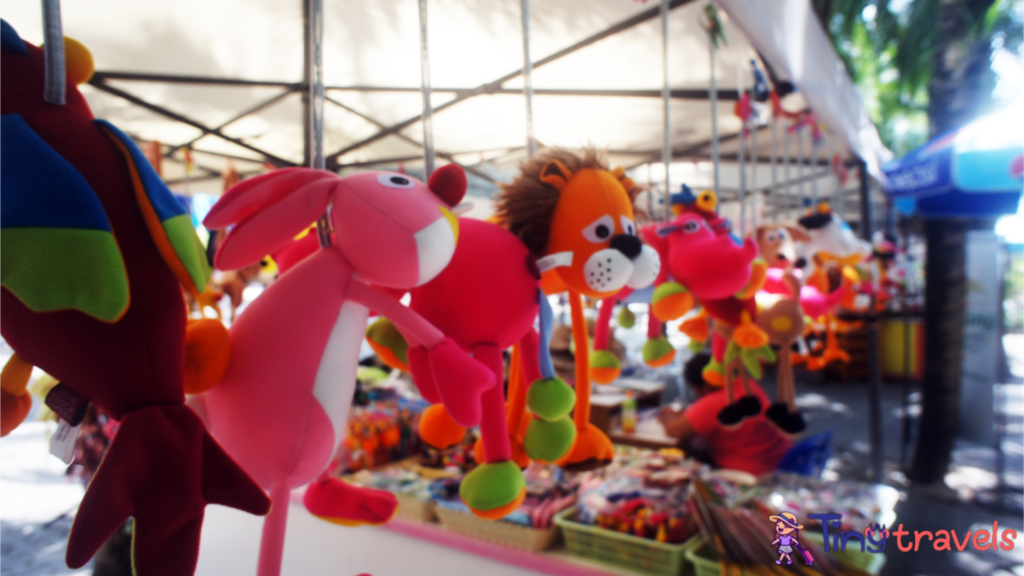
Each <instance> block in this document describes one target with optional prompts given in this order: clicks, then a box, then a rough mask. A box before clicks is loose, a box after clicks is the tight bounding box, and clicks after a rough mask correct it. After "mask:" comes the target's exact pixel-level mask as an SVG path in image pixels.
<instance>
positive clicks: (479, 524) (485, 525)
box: [435, 506, 559, 552]
mask: <svg viewBox="0 0 1024 576" xmlns="http://www.w3.org/2000/svg"><path fill="white" fill-rule="evenodd" d="M435 510H436V512H437V517H438V519H439V520H440V521H441V526H444V528H445V529H446V530H451V531H452V532H455V533H457V534H462V535H463V536H471V537H473V538H478V539H480V540H486V541H488V542H494V543H495V544H501V545H503V546H508V547H509V548H516V549H518V550H526V551H528V552H539V551H541V550H547V549H548V548H550V547H551V546H553V545H555V544H556V543H557V542H558V537H559V531H558V527H557V526H552V527H551V528H527V527H526V526H521V525H519V524H513V523H511V522H502V521H500V520H498V521H495V520H484V519H483V518H477V517H476V516H474V515H472V514H466V513H465V512H458V511H456V510H451V509H448V508H445V507H444V506H436V507H435Z"/></svg>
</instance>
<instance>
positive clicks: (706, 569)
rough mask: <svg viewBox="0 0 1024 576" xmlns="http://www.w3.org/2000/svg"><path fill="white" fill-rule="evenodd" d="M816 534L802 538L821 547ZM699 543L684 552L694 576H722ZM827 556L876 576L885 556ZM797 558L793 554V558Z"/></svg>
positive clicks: (852, 553) (745, 575)
mask: <svg viewBox="0 0 1024 576" xmlns="http://www.w3.org/2000/svg"><path fill="white" fill-rule="evenodd" d="M815 536H817V535H816V534H805V535H803V536H801V537H802V538H807V539H808V540H813V541H815V542H816V543H817V544H819V545H821V544H822V543H823V540H822V539H821V537H820V536H817V537H815ZM696 538H698V539H699V541H698V542H697V543H696V545H695V546H694V547H693V548H692V549H690V550H688V551H687V552H686V559H687V560H689V561H690V563H692V564H693V571H694V575H695V576H723V575H722V569H721V566H720V565H719V563H718V561H717V560H715V559H714V558H713V557H712V556H711V551H710V550H708V546H707V542H705V541H704V538H702V537H700V536H697V537H696ZM829 554H835V555H836V557H837V558H838V559H839V561H840V562H842V563H843V564H846V565H847V566H851V567H853V568H857V569H860V570H863V571H865V572H867V573H868V574H878V573H879V572H881V571H882V566H884V565H885V554H872V553H870V552H861V551H860V550H856V551H854V550H847V551H846V552H829ZM795 556H797V555H796V554H794V557H795ZM800 563H801V562H800V560H799V559H797V560H794V561H793V566H794V567H795V566H797V565H799V564H800ZM735 574H741V576H757V575H758V574H762V572H748V571H746V570H743V571H741V572H731V573H730V576H733V575H735Z"/></svg>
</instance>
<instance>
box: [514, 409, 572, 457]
mask: <svg viewBox="0 0 1024 576" xmlns="http://www.w3.org/2000/svg"><path fill="white" fill-rule="evenodd" d="M575 442H576V425H575V424H573V421H572V419H570V418H569V417H568V416H563V417H561V418H559V419H557V420H552V421H550V422H549V421H546V420H541V419H539V418H534V419H533V420H531V421H530V425H529V426H527V428H526V435H525V436H524V437H523V450H525V451H526V455H527V456H529V457H530V458H532V459H533V460H540V461H541V462H554V461H556V460H558V459H559V458H561V457H562V456H565V455H566V454H567V453H568V452H569V450H571V449H572V445H573V444H574V443H575Z"/></svg>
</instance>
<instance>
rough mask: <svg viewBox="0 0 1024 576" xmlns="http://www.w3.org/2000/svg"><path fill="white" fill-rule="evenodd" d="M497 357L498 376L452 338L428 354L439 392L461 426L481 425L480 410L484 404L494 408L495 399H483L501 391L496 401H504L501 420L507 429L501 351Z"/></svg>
mask: <svg viewBox="0 0 1024 576" xmlns="http://www.w3.org/2000/svg"><path fill="white" fill-rule="evenodd" d="M497 355H498V372H494V371H493V370H488V368H487V367H486V366H483V365H482V364H481V362H482V360H480V359H479V358H477V359H474V358H470V357H469V356H467V355H466V353H465V352H464V351H463V350H462V348H460V347H459V345H458V344H456V343H455V341H454V340H452V339H451V338H446V339H445V340H444V341H443V342H442V343H441V344H438V345H437V346H434V347H433V348H431V349H430V350H427V359H428V361H429V363H430V373H431V374H432V375H433V377H434V383H435V384H436V385H437V391H438V392H439V393H440V394H441V398H442V399H443V400H444V405H445V408H447V409H448V413H449V414H451V415H452V419H454V420H455V421H456V422H458V423H459V424H461V425H463V426H477V425H479V424H482V422H481V421H480V418H481V416H482V412H481V409H482V408H483V406H484V405H485V404H488V403H490V404H493V399H494V397H495V396H493V395H492V397H491V400H490V401H489V402H488V400H486V399H485V398H484V397H485V396H486V395H487V394H488V393H492V394H493V389H494V388H498V395H497V397H498V398H500V399H501V420H502V426H504V420H505V403H504V402H505V401H504V392H503V390H502V389H503V388H504V387H503V386H502V385H501V382H502V381H503V378H502V373H503V370H502V365H501V351H500V350H499V351H498V352H497ZM474 360H478V361H474ZM495 374H497V377H496V376H495Z"/></svg>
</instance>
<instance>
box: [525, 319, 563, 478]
mask: <svg viewBox="0 0 1024 576" xmlns="http://www.w3.org/2000/svg"><path fill="white" fill-rule="evenodd" d="M538 340H539V339H538V338H537V334H536V333H535V332H533V331H532V330H531V331H530V332H529V333H528V334H527V335H526V336H525V337H523V339H522V340H521V341H520V344H519V347H521V348H522V350H523V355H522V360H523V363H522V368H523V370H522V375H523V376H524V377H525V379H524V381H523V383H522V384H523V386H522V388H523V390H524V394H523V400H524V402H525V404H526V405H528V406H529V407H530V409H531V410H534V413H533V414H534V417H533V418H530V419H529V423H528V425H527V427H526V432H525V433H524V434H523V450H524V453H525V456H527V457H528V458H532V459H535V460H539V461H541V462H557V461H558V460H560V459H562V458H563V457H565V456H567V455H568V454H569V451H570V450H571V449H572V447H573V445H574V444H575V442H576V424H575V423H574V422H573V421H572V419H571V418H569V413H570V412H571V411H572V408H573V406H574V405H575V403H576V400H575V396H576V394H575V392H573V390H572V388H570V387H569V385H568V384H566V383H565V381H563V380H562V379H561V378H558V377H557V376H553V371H552V372H551V374H552V377H551V378H544V377H543V374H542V371H541V368H540V362H539V360H538V358H539V356H538V353H539V352H540V346H541V345H543V344H544V343H543V341H538ZM549 369H550V367H549ZM526 383H530V384H529V391H526ZM517 429H518V430H521V429H522V428H521V427H520V428H517ZM513 454H514V452H513Z"/></svg>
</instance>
